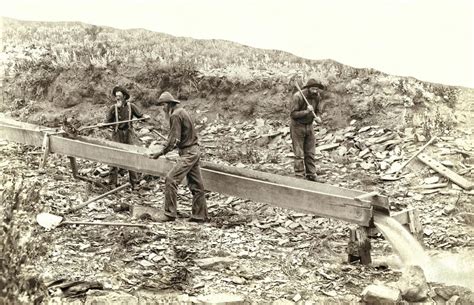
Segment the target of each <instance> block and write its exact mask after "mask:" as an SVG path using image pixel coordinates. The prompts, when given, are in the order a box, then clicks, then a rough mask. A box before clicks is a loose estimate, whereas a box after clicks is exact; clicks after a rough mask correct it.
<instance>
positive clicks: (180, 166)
mask: <svg viewBox="0 0 474 305" xmlns="http://www.w3.org/2000/svg"><path fill="white" fill-rule="evenodd" d="M157 105H159V106H164V108H163V111H164V112H165V116H166V118H167V119H168V120H169V122H170V132H169V135H168V141H167V143H166V145H165V147H164V148H163V149H162V150H161V151H159V152H157V153H152V154H150V155H149V157H150V158H152V159H157V158H159V157H160V156H163V155H165V154H167V153H168V152H170V151H171V150H173V149H174V148H175V147H177V148H178V153H179V158H178V161H177V162H176V163H175V165H174V166H173V168H172V169H171V170H170V171H169V172H168V174H167V175H166V178H165V212H164V215H163V217H162V218H161V219H158V221H161V222H167V221H174V220H175V219H176V217H177V198H176V197H177V191H178V184H179V183H180V182H181V181H182V180H183V178H184V177H186V178H187V182H188V187H189V189H190V190H191V193H192V194H193V205H192V211H191V212H192V213H191V218H190V221H195V222H205V221H207V220H208V214H207V203H206V197H205V194H204V185H203V181H202V177H201V168H200V165H199V162H200V159H201V151H200V149H199V144H198V136H197V131H196V129H195V128H194V123H193V121H192V119H191V117H190V116H189V114H188V112H187V111H186V110H185V109H184V108H183V107H182V106H181V102H180V101H178V100H176V99H174V97H173V96H172V95H171V94H170V93H169V92H163V93H162V94H161V95H160V97H159V99H158V102H157Z"/></svg>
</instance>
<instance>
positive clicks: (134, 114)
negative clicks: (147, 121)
mask: <svg viewBox="0 0 474 305" xmlns="http://www.w3.org/2000/svg"><path fill="white" fill-rule="evenodd" d="M131 109H132V117H136V118H142V117H143V113H142V112H141V111H140V109H138V107H137V106H136V105H135V104H132V105H131Z"/></svg>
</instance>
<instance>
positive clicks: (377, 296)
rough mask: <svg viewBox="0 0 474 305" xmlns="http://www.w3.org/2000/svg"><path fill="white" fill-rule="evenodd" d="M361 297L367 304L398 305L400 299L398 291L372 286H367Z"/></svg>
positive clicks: (382, 286) (386, 287) (381, 286)
mask: <svg viewBox="0 0 474 305" xmlns="http://www.w3.org/2000/svg"><path fill="white" fill-rule="evenodd" d="M361 296H362V299H363V300H364V301H365V302H367V303H368V304H398V303H399V302H400V301H401V299H402V296H401V292H400V290H398V289H396V288H392V287H388V286H384V285H373V284H372V285H369V286H367V287H366V288H365V289H364V291H363V292H362V295H361Z"/></svg>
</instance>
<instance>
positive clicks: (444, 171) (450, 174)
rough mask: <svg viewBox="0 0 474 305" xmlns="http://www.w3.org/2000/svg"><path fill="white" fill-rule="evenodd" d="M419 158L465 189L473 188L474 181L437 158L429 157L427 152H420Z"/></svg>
mask: <svg viewBox="0 0 474 305" xmlns="http://www.w3.org/2000/svg"><path fill="white" fill-rule="evenodd" d="M418 160H420V161H421V162H423V163H424V164H426V165H428V166H429V167H431V168H432V169H434V170H435V171H436V172H438V173H439V174H441V175H442V176H444V177H446V178H448V179H449V180H451V181H453V182H454V183H456V184H457V185H459V186H460V187H462V188H463V189H465V190H471V189H472V188H473V187H474V183H473V182H471V181H469V180H467V179H466V178H464V177H461V176H459V175H458V174H456V173H455V172H453V171H452V170H450V169H449V168H447V167H445V166H444V165H443V164H441V163H439V162H438V161H436V160H435V159H433V158H431V157H429V156H428V155H426V154H420V155H419V156H418Z"/></svg>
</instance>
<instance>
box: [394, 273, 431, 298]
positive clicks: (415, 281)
mask: <svg viewBox="0 0 474 305" xmlns="http://www.w3.org/2000/svg"><path fill="white" fill-rule="evenodd" d="M397 286H398V288H399V289H400V291H401V293H402V297H403V299H405V300H407V301H410V302H419V301H423V300H425V299H426V298H427V297H428V292H429V287H428V284H427V283H426V277H425V273H424V272H423V269H421V267H420V266H407V267H406V268H404V270H403V274H402V276H401V278H400V279H399V281H398V283H397Z"/></svg>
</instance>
